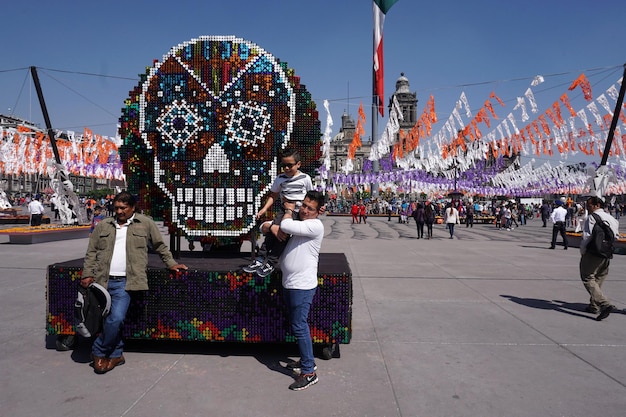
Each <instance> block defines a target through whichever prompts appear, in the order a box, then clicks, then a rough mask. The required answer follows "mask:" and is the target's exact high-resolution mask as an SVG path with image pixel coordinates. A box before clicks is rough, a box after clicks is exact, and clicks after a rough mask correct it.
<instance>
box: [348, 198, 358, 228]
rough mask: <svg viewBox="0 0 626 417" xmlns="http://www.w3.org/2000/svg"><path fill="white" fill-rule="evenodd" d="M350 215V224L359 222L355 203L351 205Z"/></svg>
mask: <svg viewBox="0 0 626 417" xmlns="http://www.w3.org/2000/svg"><path fill="white" fill-rule="evenodd" d="M350 214H352V224H354V223H357V222H358V221H359V206H358V205H357V204H356V203H353V204H352V208H351V209H350Z"/></svg>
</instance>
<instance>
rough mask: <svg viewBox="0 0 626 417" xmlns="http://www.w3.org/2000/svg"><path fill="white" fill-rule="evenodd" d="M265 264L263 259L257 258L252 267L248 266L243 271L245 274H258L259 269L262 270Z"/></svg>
mask: <svg viewBox="0 0 626 417" xmlns="http://www.w3.org/2000/svg"><path fill="white" fill-rule="evenodd" d="M264 264H265V263H264V262H263V260H262V259H259V258H257V259H255V260H254V262H252V263H251V264H250V265H246V266H244V267H243V268H241V269H243V271H244V272H248V273H253V272H256V271H257V270H258V269H259V268H261V267H262V266H263V265H264Z"/></svg>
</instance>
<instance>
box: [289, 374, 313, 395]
mask: <svg viewBox="0 0 626 417" xmlns="http://www.w3.org/2000/svg"><path fill="white" fill-rule="evenodd" d="M317 381H319V380H318V379H317V374H316V373H315V372H314V373H312V374H304V375H299V376H298V378H296V381H295V382H294V383H293V384H291V385H289V389H290V390H294V391H300V390H303V389H307V388H308V387H310V386H311V385H314V384H317Z"/></svg>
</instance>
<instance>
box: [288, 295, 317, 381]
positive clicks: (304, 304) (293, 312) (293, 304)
mask: <svg viewBox="0 0 626 417" xmlns="http://www.w3.org/2000/svg"><path fill="white" fill-rule="evenodd" d="M315 291H317V288H313V289H310V290H291V289H286V288H283V297H284V299H285V304H286V305H287V309H288V311H289V320H290V321H291V331H292V332H293V335H294V336H295V337H296V338H297V339H298V348H299V349H300V360H301V362H302V374H312V373H313V372H314V369H313V367H314V366H315V360H314V358H313V341H312V340H311V331H310V329H309V322H308V319H309V310H311V303H312V302H313V296H314V295H315Z"/></svg>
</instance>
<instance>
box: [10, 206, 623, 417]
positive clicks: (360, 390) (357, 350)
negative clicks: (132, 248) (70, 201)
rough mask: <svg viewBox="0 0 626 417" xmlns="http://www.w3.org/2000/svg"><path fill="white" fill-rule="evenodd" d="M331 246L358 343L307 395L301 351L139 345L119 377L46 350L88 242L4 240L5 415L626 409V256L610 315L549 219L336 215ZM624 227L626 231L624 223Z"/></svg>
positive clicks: (322, 366)
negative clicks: (55, 306) (342, 263)
mask: <svg viewBox="0 0 626 417" xmlns="http://www.w3.org/2000/svg"><path fill="white" fill-rule="evenodd" d="M323 221H324V224H325V227H326V236H325V240H324V243H323V249H322V250H323V251H324V252H343V253H345V254H346V256H347V258H348V261H349V263H350V267H351V269H352V274H353V287H354V305H353V320H352V325H353V329H352V330H353V336H352V341H351V343H349V344H346V345H342V346H341V358H337V359H332V360H329V361H325V360H323V359H320V358H318V359H317V365H318V367H319V369H318V375H319V378H320V382H319V383H318V384H317V385H315V386H312V387H311V388H309V389H307V390H305V391H301V392H292V391H289V390H288V389H287V386H288V385H289V384H290V383H291V382H292V378H291V377H290V376H289V375H287V374H286V372H285V370H284V368H283V367H282V366H280V364H281V363H283V364H284V361H285V360H286V359H288V358H295V357H296V356H295V355H296V352H297V350H296V349H295V345H293V346H292V345H234V344H220V343H204V344H203V343H179V344H158V343H148V344H138V343H130V346H129V348H128V349H127V351H126V353H125V356H126V360H127V362H126V364H125V365H124V366H121V367H118V368H116V369H114V370H113V371H111V372H110V373H107V374H105V375H96V374H95V373H94V372H93V369H92V368H91V367H90V366H89V364H88V363H89V360H88V351H86V350H84V349H78V350H75V351H67V352H57V351H56V350H54V349H53V348H50V347H51V346H50V344H48V345H47V344H46V336H45V322H46V320H45V314H46V267H47V265H49V264H52V263H55V262H61V261H66V260H70V259H75V258H80V257H82V256H84V253H85V249H86V247H87V240H86V239H76V240H68V241H63V242H52V243H41V244H35V245H11V244H9V243H8V238H7V237H6V236H0V315H1V317H2V325H1V326H0V369H1V372H0V416H3V417H4V416H6V417H22V416H25V417H26V416H28V417H30V416H46V417H56V416H59V417H61V416H81V417H83V416H128V417H144V416H145V417H147V416H358V417H361V416H371V417H382V416H404V417H408V416H472V417H476V416H482V417H488V416H529V417H530V416H542V417H543V416H568V417H575V416H580V417H590V416H603V417H610V416H615V417H618V416H624V415H625V414H626V411H625V410H626V332H625V329H626V317H625V316H624V314H623V313H622V310H623V309H624V307H626V279H625V277H624V271H625V270H626V269H625V267H626V256H623V255H620V256H616V257H615V258H614V259H613V261H612V264H611V273H610V275H609V278H608V280H607V281H606V283H605V287H604V288H605V292H606V294H607V295H608V296H609V297H610V299H611V300H612V301H613V302H614V304H615V305H616V306H617V307H618V308H619V310H620V311H619V312H617V313H614V314H612V315H611V316H609V317H608V318H607V319H606V320H605V321H602V322H597V321H595V320H594V316H592V315H590V314H587V313H585V312H584V308H585V306H586V303H587V302H588V295H587V293H586V292H585V290H584V288H583V286H582V284H581V282H580V279H579V276H578V261H579V258H580V255H579V252H578V250H577V249H576V248H570V249H569V250H567V251H565V250H563V248H562V246H557V249H556V250H549V249H548V247H549V242H550V234H551V227H548V228H542V227H541V222H540V221H538V220H532V221H530V222H529V223H528V224H527V225H526V226H522V227H519V228H515V229H514V230H511V231H506V230H497V229H496V228H495V227H494V226H493V225H475V226H474V227H473V228H470V229H467V228H465V227H464V226H463V225H461V226H457V231H456V237H455V238H454V239H448V235H447V232H446V230H445V229H444V227H443V226H442V225H438V226H436V228H435V238H434V239H432V240H418V239H416V228H415V223H414V222H412V221H411V223H409V224H408V225H406V224H400V223H398V222H397V219H395V218H394V219H392V221H387V219H386V218H373V217H370V218H369V219H368V223H367V224H351V220H350V218H349V217H331V216H324V217H323ZM621 230H624V231H626V224H624V223H622V228H621Z"/></svg>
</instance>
